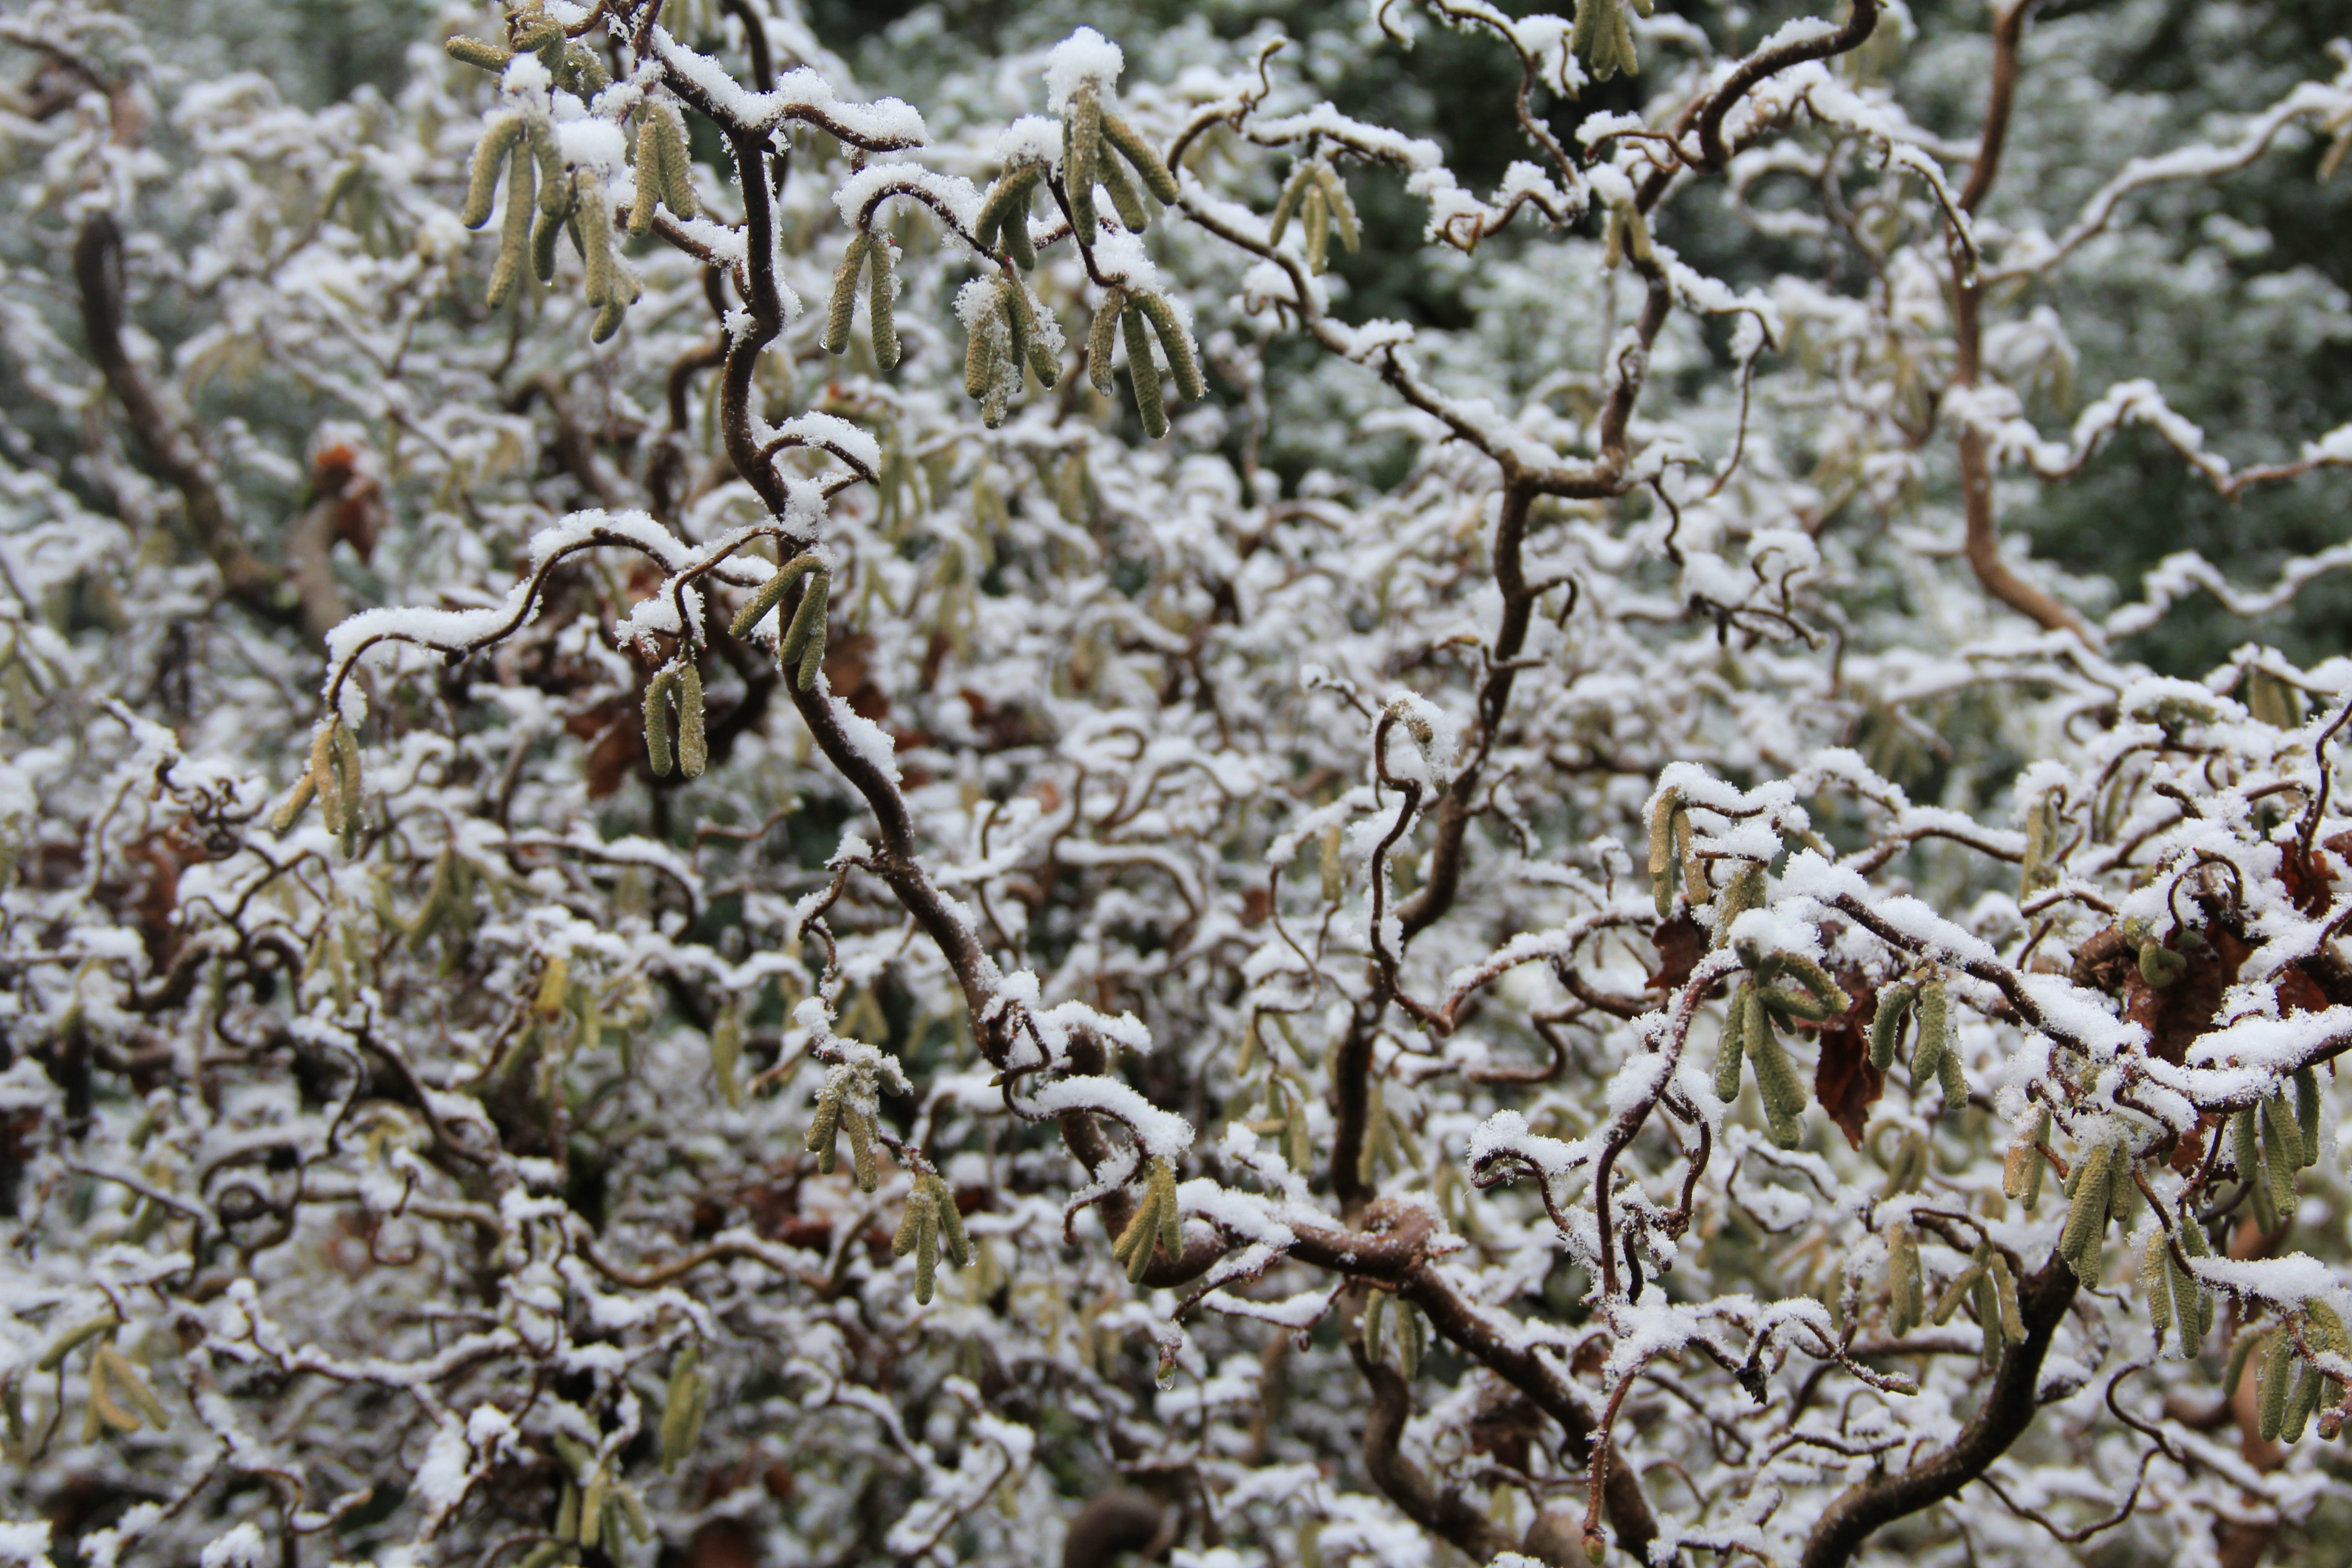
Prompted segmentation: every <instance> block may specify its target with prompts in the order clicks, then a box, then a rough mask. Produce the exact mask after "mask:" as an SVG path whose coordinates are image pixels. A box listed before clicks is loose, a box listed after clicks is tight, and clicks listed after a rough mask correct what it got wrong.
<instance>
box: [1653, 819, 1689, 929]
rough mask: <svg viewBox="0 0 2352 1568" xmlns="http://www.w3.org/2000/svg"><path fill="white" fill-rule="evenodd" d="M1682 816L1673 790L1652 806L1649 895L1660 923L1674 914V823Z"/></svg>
mask: <svg viewBox="0 0 2352 1568" xmlns="http://www.w3.org/2000/svg"><path fill="white" fill-rule="evenodd" d="M1682 815H1683V806H1682V796H1681V795H1678V794H1676V793H1675V792H1674V791H1672V790H1667V791H1664V792H1662V793H1660V794H1659V795H1657V796H1656V797H1655V798H1654V799H1653V800H1652V801H1651V802H1650V821H1649V829H1650V892H1651V896H1652V897H1653V898H1654V900H1655V901H1656V904H1657V910H1658V918H1659V919H1660V920H1664V919H1665V918H1666V917H1667V916H1669V915H1671V914H1673V913H1674V912H1675V818H1676V817H1679V816H1682Z"/></svg>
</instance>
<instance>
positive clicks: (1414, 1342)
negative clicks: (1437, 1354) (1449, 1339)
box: [1396, 1301, 1429, 1383]
mask: <svg viewBox="0 0 2352 1568" xmlns="http://www.w3.org/2000/svg"><path fill="white" fill-rule="evenodd" d="M1396 1329H1397V1332H1396V1352H1397V1372H1398V1373H1400V1374H1401V1375H1402V1377H1403V1378H1404V1380H1405V1381H1406V1382H1407V1383H1411V1382H1412V1380H1413V1379H1414V1378H1416V1377H1418V1376H1420V1375H1421V1358H1422V1356H1423V1354H1424V1353H1426V1352H1427V1351H1428V1348H1429V1328H1428V1325H1427V1324H1425V1323H1423V1321H1422V1317H1421V1313H1420V1312H1418V1311H1417V1310H1414V1308H1413V1306H1412V1302H1410V1301H1399V1302H1398V1303H1397V1304H1396Z"/></svg>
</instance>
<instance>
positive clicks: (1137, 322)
mask: <svg viewBox="0 0 2352 1568" xmlns="http://www.w3.org/2000/svg"><path fill="white" fill-rule="evenodd" d="M1119 326H1120V335H1121V336H1122V337H1123V338H1124V339H1125V341H1126V343H1127V379H1128V384H1129V385H1130V386H1132V387H1133V388H1134V389H1135V412H1136V416H1137V417H1139V419H1141V420H1142V421H1143V433H1144V434H1145V435H1146V436H1148V437H1150V438H1151V439H1153V440H1155V441H1157V440H1158V439H1160V437H1162V436H1165V435H1167V434H1168V410H1167V408H1166V406H1165V405H1162V404H1161V402H1160V366H1159V365H1158V364H1157V363H1155V362H1154V361H1153V360H1152V357H1151V342H1150V327H1148V326H1147V325H1145V323H1144V320H1143V312H1142V311H1141V310H1138V309H1136V308H1135V307H1134V306H1132V305H1130V306H1129V307H1128V308H1127V310H1125V311H1124V312H1123V313H1122V314H1121V316H1120V321H1119Z"/></svg>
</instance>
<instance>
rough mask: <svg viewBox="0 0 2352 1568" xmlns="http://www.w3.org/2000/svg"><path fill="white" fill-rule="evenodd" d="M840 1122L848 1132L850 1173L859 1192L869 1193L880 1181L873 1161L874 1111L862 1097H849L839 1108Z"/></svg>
mask: <svg viewBox="0 0 2352 1568" xmlns="http://www.w3.org/2000/svg"><path fill="white" fill-rule="evenodd" d="M841 1124H842V1128H843V1130H844V1131H846V1132H847V1133H848V1134H849V1169H850V1173H851V1174H852V1175H854V1176H855V1177H856V1180H857V1190H858V1191H859V1192H861V1193H870V1192H872V1191H873V1190H874V1189H875V1187H876V1185H877V1184H879V1182H880V1181H881V1173H880V1172H879V1171H878V1170H877V1168H876V1166H875V1163H874V1113H873V1111H872V1110H868V1109H867V1107H866V1101H865V1100H864V1099H863V1098H862V1097H854V1098H850V1099H847V1100H845V1103H844V1104H843V1106H842V1108H841Z"/></svg>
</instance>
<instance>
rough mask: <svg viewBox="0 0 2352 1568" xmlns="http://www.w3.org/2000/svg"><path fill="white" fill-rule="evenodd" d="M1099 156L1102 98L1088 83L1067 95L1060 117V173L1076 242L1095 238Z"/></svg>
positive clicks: (1086, 242)
mask: <svg viewBox="0 0 2352 1568" xmlns="http://www.w3.org/2000/svg"><path fill="white" fill-rule="evenodd" d="M1101 157H1102V100H1101V98H1100V97H1099V96H1098V95H1097V92H1096V89H1095V86H1094V84H1093V83H1092V82H1085V83H1081V84H1080V85H1079V88H1078V90H1077V91H1076V92H1075V93H1073V94H1071V95H1070V102H1069V106H1068V108H1067V109H1066V110H1065V111H1064V113H1063V119H1062V175H1063V179H1064V180H1065V181H1066V184H1067V187H1068V195H1069V198H1070V216H1071V219H1072V223H1073V226H1074V227H1075V228H1076V231H1077V237H1078V241H1079V243H1080V244H1083V245H1091V244H1093V243H1094V237H1095V221H1096V220H1095V179H1096V166H1097V163H1099V162H1100V160H1101Z"/></svg>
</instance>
